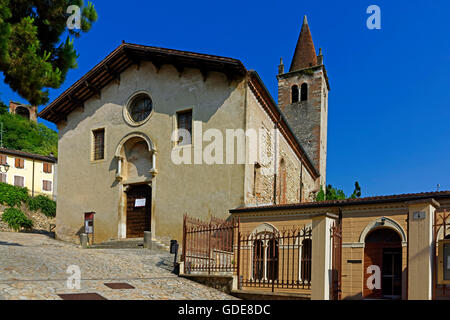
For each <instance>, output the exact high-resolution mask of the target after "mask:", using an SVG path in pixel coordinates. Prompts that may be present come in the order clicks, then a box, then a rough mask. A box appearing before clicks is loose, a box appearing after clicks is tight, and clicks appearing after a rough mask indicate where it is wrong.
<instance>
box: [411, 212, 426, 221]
mask: <svg viewBox="0 0 450 320" xmlns="http://www.w3.org/2000/svg"><path fill="white" fill-rule="evenodd" d="M425 218H426V213H425V212H423V211H417V212H414V213H413V220H423V219H425Z"/></svg>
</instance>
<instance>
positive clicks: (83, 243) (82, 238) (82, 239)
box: [80, 233, 89, 249]
mask: <svg viewBox="0 0 450 320" xmlns="http://www.w3.org/2000/svg"><path fill="white" fill-rule="evenodd" d="M88 243H89V240H88V235H87V234H86V233H82V234H80V244H81V247H82V248H83V249H86V248H87V247H88Z"/></svg>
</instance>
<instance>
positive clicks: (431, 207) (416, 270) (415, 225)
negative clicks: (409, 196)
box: [407, 199, 439, 300]
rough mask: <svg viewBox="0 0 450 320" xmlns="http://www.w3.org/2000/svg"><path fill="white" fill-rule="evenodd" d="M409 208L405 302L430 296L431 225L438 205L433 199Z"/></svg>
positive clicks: (431, 263) (430, 297)
mask: <svg viewBox="0 0 450 320" xmlns="http://www.w3.org/2000/svg"><path fill="white" fill-rule="evenodd" d="M408 206H409V239H407V240H408V246H409V247H408V248H409V249H408V251H409V254H408V299H409V300H431V299H432V296H433V250H432V249H433V248H432V245H433V223H434V214H435V211H436V208H438V207H439V203H438V202H437V201H435V200H434V199H424V200H418V201H412V202H409V203H408Z"/></svg>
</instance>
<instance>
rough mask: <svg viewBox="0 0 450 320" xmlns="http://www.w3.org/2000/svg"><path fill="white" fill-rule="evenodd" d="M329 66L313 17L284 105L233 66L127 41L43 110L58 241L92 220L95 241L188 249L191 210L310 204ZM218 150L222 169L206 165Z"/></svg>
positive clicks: (206, 212)
mask: <svg viewBox="0 0 450 320" xmlns="http://www.w3.org/2000/svg"><path fill="white" fill-rule="evenodd" d="M323 61H324V59H323V56H322V53H321V52H319V54H318V55H317V53H316V50H315V47H314V44H313V42H312V37H311V34H310V31H309V27H308V22H307V20H306V18H305V20H304V23H303V27H302V30H301V34H300V38H299V41H298V44H297V47H296V49H295V54H294V57H293V60H292V63H291V66H290V69H289V71H288V72H285V70H284V66H283V63H282V62H281V64H280V65H279V68H278V70H279V74H278V75H277V78H278V84H279V87H278V89H279V90H278V92H279V97H278V100H279V103H278V104H277V103H276V102H275V101H274V99H273V98H272V97H271V95H270V93H269V91H268V90H267V88H266V87H265V85H264V83H263V82H262V80H261V78H260V77H259V76H258V73H257V72H256V71H253V70H248V69H247V68H246V67H245V66H244V65H243V64H242V63H241V61H239V60H237V59H233V58H227V57H220V56H215V55H210V54H201V53H194V52H187V51H179V50H173V49H164V48H157V47H151V46H145V45H138V44H131V43H125V42H124V43H122V44H121V45H120V46H119V47H118V48H117V49H115V50H114V51H113V52H111V53H110V54H109V55H108V56H107V57H106V58H105V59H103V60H102V61H101V62H100V63H98V64H97V65H96V66H95V67H94V68H92V69H91V70H90V71H88V72H87V73H86V74H85V75H84V76H83V77H82V78H81V79H79V80H78V81H77V82H76V83H74V84H73V85H72V86H70V87H69V88H68V89H67V90H66V91H64V92H63V93H62V94H61V95H60V96H59V97H58V98H56V99H55V100H54V101H53V102H51V103H50V104H49V105H48V106H47V107H46V108H45V109H44V110H43V111H42V112H41V113H40V114H39V116H40V117H41V118H43V119H45V120H48V121H51V122H53V123H55V124H56V125H57V126H58V129H59V145H58V146H59V160H58V162H59V175H58V186H59V194H58V202H57V215H56V216H57V218H56V219H57V223H56V224H57V227H56V236H57V237H58V238H60V239H63V240H68V241H75V242H77V241H79V240H78V237H79V235H80V233H83V232H85V231H86V230H85V222H86V221H85V220H86V219H88V220H90V221H91V224H90V227H89V231H90V232H92V234H93V238H94V242H95V243H98V242H104V241H107V240H117V239H125V238H139V237H143V234H144V231H151V232H152V237H153V239H155V240H158V241H162V242H167V241H168V240H170V239H177V240H178V241H181V236H182V223H183V215H185V214H188V215H190V216H193V217H196V218H199V219H204V220H208V219H210V218H211V217H212V216H214V217H217V218H221V219H226V218H228V217H229V209H231V208H237V207H248V206H250V207H251V206H259V205H270V204H287V203H298V202H312V201H314V200H315V196H316V194H317V192H318V191H319V189H320V187H321V186H324V185H325V183H326V156H327V114H328V93H329V89H330V88H329V83H328V77H327V73H326V69H325V66H324V64H323ZM230 130H231V131H232V134H230V133H229V132H230ZM211 132H212V133H214V134H213V135H211ZM252 132H257V133H258V137H257V139H252V135H251V133H252ZM218 135H221V136H223V137H224V140H223V141H220V143H219V142H218V141H217V140H218V138H217V137H218ZM272 142H273V143H272ZM210 144H214V146H215V148H214V149H215V150H214V152H211V154H212V156H213V159H214V161H208V159H202V155H205V154H208V150H209V149H208V147H209V145H210ZM219 146H223V152H222V153H220V152H219V151H218V149H219V148H218V147H219ZM254 150H258V152H256V154H257V156H254V154H255V152H254ZM174 154H175V155H179V156H180V157H182V158H183V160H184V161H182V162H181V163H180V162H177V161H176V159H175V160H174ZM198 155H200V156H199V157H198ZM175 158H177V157H175ZM263 158H264V159H263ZM229 160H232V161H231V163H230V161H229Z"/></svg>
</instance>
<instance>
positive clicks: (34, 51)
mask: <svg viewBox="0 0 450 320" xmlns="http://www.w3.org/2000/svg"><path fill="white" fill-rule="evenodd" d="M71 5H75V6H78V7H79V8H80V16H79V18H80V19H79V20H80V29H68V28H67V25H68V20H70V19H72V18H71V17H72V14H73V13H74V12H69V13H68V12H67V11H68V8H69V6H71ZM96 20H97V12H96V10H95V8H94V6H93V5H92V3H88V4H87V5H84V2H83V0H52V1H48V0H0V71H1V72H2V73H3V75H4V76H5V83H6V84H8V85H9V86H10V87H11V89H13V90H14V91H16V92H17V93H18V94H19V95H20V96H22V97H23V98H24V99H26V100H28V102H30V103H31V104H33V105H41V104H45V103H47V102H48V90H46V89H45V88H58V87H59V86H60V85H61V84H62V83H63V82H64V80H65V78H66V75H67V72H68V71H69V70H70V69H74V68H76V67H77V58H78V54H77V52H76V50H75V48H74V45H73V40H70V38H69V37H70V36H71V35H72V36H75V37H79V36H80V35H81V33H83V32H88V31H89V30H90V29H91V26H92V24H93V23H94V22H95V21H96ZM66 32H68V35H67V38H66V39H65V40H63V41H62V40H61V37H62V36H63V34H65V33H66Z"/></svg>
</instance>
